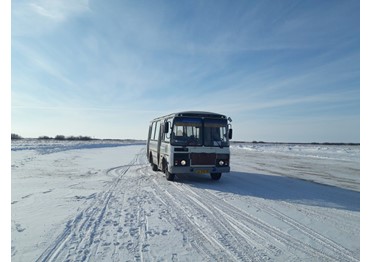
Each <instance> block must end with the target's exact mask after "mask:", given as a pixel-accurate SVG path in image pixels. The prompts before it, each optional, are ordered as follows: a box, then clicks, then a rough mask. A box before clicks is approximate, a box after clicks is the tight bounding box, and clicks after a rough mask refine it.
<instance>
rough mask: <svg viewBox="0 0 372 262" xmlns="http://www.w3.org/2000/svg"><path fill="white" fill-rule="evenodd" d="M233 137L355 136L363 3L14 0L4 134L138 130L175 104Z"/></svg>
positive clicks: (141, 134)
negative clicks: (221, 123) (223, 125)
mask: <svg viewBox="0 0 372 262" xmlns="http://www.w3.org/2000/svg"><path fill="white" fill-rule="evenodd" d="M189 110H198V111H210V112H217V113H221V114H225V115H227V116H229V117H231V118H232V120H233V121H232V126H233V130H234V137H233V140H240V141H241V140H243V141H271V142H357V143H358V142H360V3H359V1H352V0H328V1H324V0H281V1H272V0H270V1H267V0H242V1H239V0H237V1H227V0H226V1H224V0H219V1H212V0H210V1H208V0H206V1H201V0H200V1H186V0H181V1H170V0H169V1H161V0H159V1H142V0H138V1H125V0H112V1H104V0H92V1H90V0H63V1H62V0H53V1H50V0H18V1H12V3H11V132H12V133H16V134H18V135H20V136H22V137H39V136H51V137H54V136H56V135H65V136H70V135H73V136H78V135H84V136H90V137H94V138H123V139H126V138H133V139H146V137H147V132H148V125H149V122H150V120H152V119H153V118H156V117H158V116H162V115H166V114H169V113H172V112H178V111H189Z"/></svg>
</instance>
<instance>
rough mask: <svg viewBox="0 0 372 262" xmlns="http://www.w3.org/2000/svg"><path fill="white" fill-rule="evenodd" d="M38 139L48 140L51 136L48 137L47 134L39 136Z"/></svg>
mask: <svg viewBox="0 0 372 262" xmlns="http://www.w3.org/2000/svg"><path fill="white" fill-rule="evenodd" d="M38 139H39V140H50V139H53V138H52V137H49V136H39V137H38Z"/></svg>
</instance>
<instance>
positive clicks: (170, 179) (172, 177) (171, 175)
mask: <svg viewBox="0 0 372 262" xmlns="http://www.w3.org/2000/svg"><path fill="white" fill-rule="evenodd" d="M174 177H175V175H174V174H173V173H170V172H169V171H168V167H166V168H165V178H166V179H167V180H168V181H174Z"/></svg>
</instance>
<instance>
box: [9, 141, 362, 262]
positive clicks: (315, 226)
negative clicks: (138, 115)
mask: <svg viewBox="0 0 372 262" xmlns="http://www.w3.org/2000/svg"><path fill="white" fill-rule="evenodd" d="M359 152H360V151H359V146H332V145H328V146H325V145H294V144H280V145H278V144H251V143H235V144H232V145H231V168H232V172H230V173H229V174H224V175H223V176H222V178H221V180H220V181H212V180H211V179H210V178H209V176H208V175H203V176H197V175H188V176H187V175H183V176H179V177H176V180H175V182H168V181H166V179H165V177H164V175H163V174H162V173H161V172H154V171H152V170H151V168H150V165H149V164H148V163H147V159H146V155H145V144H144V143H143V142H133V141H132V142H131V141H127V142H118V141H110V142H107V141H106V142H105V141H92V142H51V141H49V142H40V141H37V140H20V141H13V142H12V153H11V157H12V178H11V179H12V191H11V194H12V202H11V206H12V215H11V216H12V243H11V246H12V261H267V260H271V261H359V258H360V257H359V252H360V240H359V239H360V222H359V221H360V194H359V188H360V187H359V173H360V171H359V170H360V169H359V157H360V153H359Z"/></svg>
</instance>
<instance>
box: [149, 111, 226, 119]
mask: <svg viewBox="0 0 372 262" xmlns="http://www.w3.org/2000/svg"><path fill="white" fill-rule="evenodd" d="M176 116H186V117H209V118H220V119H227V118H226V116H225V115H221V114H218V113H213V112H205V111H182V112H177V113H172V114H169V115H165V116H161V117H157V118H155V119H154V120H158V119H163V118H169V117H176ZM154 120H153V121H154Z"/></svg>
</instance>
